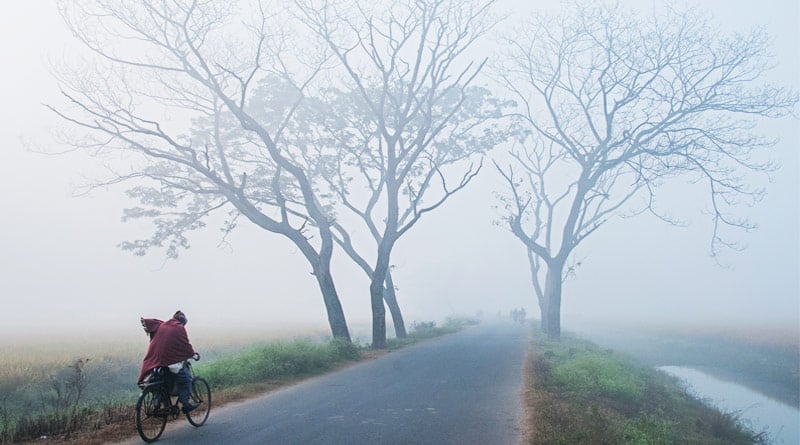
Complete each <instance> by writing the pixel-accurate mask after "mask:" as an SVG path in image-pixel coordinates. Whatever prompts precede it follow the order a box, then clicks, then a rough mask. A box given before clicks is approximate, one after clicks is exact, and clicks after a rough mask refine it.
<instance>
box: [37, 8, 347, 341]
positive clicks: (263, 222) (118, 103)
mask: <svg viewBox="0 0 800 445" xmlns="http://www.w3.org/2000/svg"><path fill="white" fill-rule="evenodd" d="M60 8H61V12H62V15H63V17H64V19H65V21H66V23H67V24H68V25H69V26H70V28H71V30H72V31H73V34H74V35H75V36H76V37H77V38H78V39H79V40H80V41H81V42H82V43H83V44H84V46H85V47H86V48H87V49H88V50H89V51H90V53H91V54H92V57H91V59H90V60H87V61H85V62H84V63H83V64H82V66H81V67H80V68H79V69H77V70H76V71H75V72H73V73H68V72H66V71H65V72H63V73H62V74H61V75H60V83H61V87H62V91H63V94H64V97H65V98H66V99H67V100H66V103H65V104H63V105H59V106H53V107H51V108H52V109H53V111H55V112H56V113H57V114H58V115H60V116H61V117H63V118H64V119H65V120H66V121H67V122H69V123H71V124H72V128H73V129H75V130H77V132H78V133H77V134H76V135H75V137H74V138H73V139H72V142H73V143H74V144H75V146H76V147H77V148H81V149H87V150H90V152H91V153H92V154H94V155H96V156H110V157H111V158H113V159H115V161H112V164H111V165H113V166H114V169H113V170H112V172H111V177H110V178H108V179H106V180H104V181H101V182H103V183H105V184H111V183H119V182H123V181H133V183H134V185H133V186H132V187H131V188H130V189H129V192H128V193H129V194H130V196H132V197H133V198H135V199H137V200H138V201H139V202H140V203H141V205H140V206H139V207H136V208H132V209H127V210H126V217H128V218H136V217H145V218H150V219H152V220H153V222H154V223H155V227H156V230H155V232H154V233H153V235H152V237H150V238H149V239H146V240H137V241H134V242H129V243H125V244H123V247H124V248H127V249H130V250H133V251H134V252H135V253H138V254H143V253H144V252H146V251H147V250H148V249H150V248H154V247H156V248H157V247H162V246H164V244H167V254H168V255H169V256H172V257H174V256H176V255H177V253H178V251H179V249H181V248H186V247H188V241H187V238H186V236H185V235H186V233H187V232H189V231H191V230H194V229H197V228H200V227H202V226H204V225H205V222H206V221H207V220H208V217H209V215H211V214H212V213H214V212H216V211H218V210H222V209H227V210H228V211H229V212H230V218H229V219H228V221H226V223H225V225H224V229H225V230H227V231H229V230H232V229H233V228H234V227H235V226H236V222H237V221H238V219H239V218H240V217H241V216H243V217H245V218H246V219H247V220H249V221H250V222H252V223H253V224H255V225H257V226H258V227H261V228H262V229H264V230H266V231H269V232H272V233H276V234H280V235H282V236H285V237H286V238H288V239H289V240H290V241H291V242H292V243H294V245H295V246H297V248H298V250H299V251H300V252H302V254H303V255H304V257H305V258H306V260H307V261H308V262H309V264H310V266H311V270H312V273H313V275H314V277H315V278H316V281H317V284H318V286H319V289H320V291H321V293H322V297H323V302H324V304H325V308H326V310H327V315H328V322H329V324H330V327H331V331H332V334H333V336H334V337H336V338H342V339H347V340H349V339H350V334H349V331H348V328H347V323H346V320H345V317H344V312H343V310H342V306H341V303H340V301H339V297H338V294H337V292H336V288H335V286H334V281H333V277H332V275H331V270H330V262H331V255H332V252H333V247H334V241H333V236H332V232H331V223H332V219H333V218H332V215H331V214H329V213H328V210H329V207H327V206H326V205H325V204H324V203H323V202H321V200H320V199H319V197H318V192H319V191H318V190H317V189H316V188H315V187H314V184H313V181H312V180H311V179H310V173H309V170H308V166H307V165H304V164H303V163H302V162H301V161H299V160H301V159H302V157H301V156H298V155H297V152H298V151H302V149H303V147H297V146H294V145H293V144H292V141H291V140H289V139H287V138H284V137H283V133H284V132H285V131H288V130H287V129H289V128H291V127H292V125H293V119H294V116H295V110H296V108H297V106H298V105H299V103H300V102H301V100H302V98H303V93H304V91H305V90H306V89H307V88H308V85H309V83H310V82H311V80H312V79H314V78H315V76H316V75H317V74H318V72H319V71H320V69H321V68H322V66H323V65H324V63H325V60H324V58H323V59H319V60H314V59H306V58H305V55H309V54H310V55H315V54H316V55H318V54H322V53H321V52H320V51H318V50H317V49H309V48H307V47H304V45H305V41H304V40H302V39H301V38H300V37H299V36H298V34H297V33H296V32H293V31H292V30H291V29H290V28H289V26H290V23H291V15H289V14H288V13H286V12H285V11H283V10H281V9H280V8H278V7H277V6H276V4H273V3H269V4H267V2H263V3H256V4H255V5H254V9H253V8H240V5H238V4H236V3H231V2H228V1H218V0H164V1H127V0H124V1H123V0H119V1H117V0H97V1H91V0H89V1H64V2H61V3H60ZM276 84H277V85H279V87H280V88H279V89H277V90H270V91H267V92H264V91H263V89H265V88H267V89H269V88H275V87H276ZM120 159H122V162H119V160H120ZM312 230H313V234H312V233H309V232H310V231H312Z"/></svg>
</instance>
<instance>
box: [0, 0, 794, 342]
mask: <svg viewBox="0 0 800 445" xmlns="http://www.w3.org/2000/svg"><path fill="white" fill-rule="evenodd" d="M527 3H528V2H527V1H525V2H522V1H518V2H516V3H514V2H513V1H510V0H504V1H501V2H499V6H500V7H502V8H510V9H513V10H515V11H516V10H517V9H520V10H524V9H529V8H531V7H530V6H523V4H524V5H527ZM531 3H537V2H531ZM626 3H627V2H626ZM629 3H631V4H634V3H637V4H639V3H642V2H634V1H630V2H629ZM696 4H697V5H698V6H700V7H704V8H708V9H709V10H711V11H712V12H713V14H714V15H715V18H716V19H717V21H718V22H719V23H720V24H721V25H722V26H723V28H725V29H747V28H749V27H752V26H764V27H765V28H766V29H767V31H768V32H769V34H770V36H771V37H772V38H773V40H774V44H773V50H774V53H775V55H776V57H775V61H776V62H777V63H778V65H777V67H776V69H775V70H773V71H772V72H771V73H770V75H771V76H772V77H773V80H775V81H778V82H782V83H784V84H786V85H791V86H792V87H793V88H795V89H797V88H798V86H800V82H798V79H800V66H798V60H800V34H799V33H798V26H797V24H798V23H800V13H799V12H798V2H796V1H794V0H787V1H776V2H768V3H765V2H750V1H744V0H741V1H723V0H718V1H699V2H696ZM553 5H554V4H550V6H551V7H554V6H553ZM75 51H78V45H77V44H76V43H75V42H74V41H73V40H72V38H71V36H70V34H69V33H68V31H67V30H66V28H65V26H64V25H63V24H62V22H61V20H60V17H59V16H58V13H57V9H56V7H55V5H54V4H53V3H52V2H50V1H44V0H36V1H33V0H32V1H28V2H13V3H9V4H6V5H4V6H3V13H2V14H0V55H1V56H2V60H3V69H2V70H1V71H0V97H2V98H3V105H4V106H3V107H2V108H0V122H2V125H0V140H2V141H3V144H2V147H1V148H0V181H1V184H0V189H2V194H0V208H2V209H3V210H2V213H0V233H2V237H0V298H2V314H3V323H2V324H0V333H3V334H5V335H8V334H12V333H14V332H26V333H27V332H37V333H51V334H61V333H79V332H87V331H89V332H95V331H100V330H108V329H110V328H113V329H115V330H118V331H127V330H132V331H137V332H138V329H139V326H138V319H139V317H140V316H149V317H161V318H163V317H168V316H169V315H170V314H171V313H172V312H174V311H175V310H176V309H182V310H183V311H184V312H186V313H187V315H188V317H189V319H190V320H191V323H190V325H189V326H190V332H191V331H192V330H198V329H203V328H206V327H219V326H239V327H241V326H268V327H270V326H276V327H277V326H285V325H287V324H289V325H291V324H295V325H296V324H308V325H318V326H325V324H326V315H325V309H324V305H323V304H322V299H321V297H320V294H319V290H318V288H317V285H316V283H315V281H314V280H313V279H312V276H311V275H310V267H309V266H308V263H307V262H306V260H305V259H304V258H303V256H302V255H301V254H300V253H299V252H298V251H297V250H296V248H294V247H293V246H292V245H291V244H290V243H289V242H288V241H286V240H285V239H284V238H282V237H281V236H278V235H274V234H271V233H267V232H265V231H263V230H260V229H256V228H253V227H252V226H251V225H249V224H244V223H243V224H241V227H240V229H239V230H237V231H236V232H234V234H233V235H231V236H229V237H228V238H226V239H225V240H224V241H223V239H222V234H221V232H220V231H219V230H218V227H215V226H214V225H213V224H209V226H208V227H207V228H206V229H205V230H203V231H200V232H196V233H194V234H193V235H192V236H191V237H190V242H191V244H192V246H191V248H190V249H189V250H188V251H185V252H182V253H181V255H180V257H179V258H178V259H177V260H166V259H165V256H164V254H163V252H159V251H153V252H151V253H149V254H148V255H146V256H144V257H136V256H133V255H131V254H130V253H128V252H123V251H122V250H121V249H120V248H118V247H117V246H118V244H119V243H121V242H122V241H125V240H130V239H135V238H136V237H140V236H142V235H146V233H147V226H146V225H141V224H140V223H122V222H121V221H120V217H121V214H122V208H124V207H126V206H128V205H130V204H131V202H128V201H126V200H125V198H124V186H122V187H111V188H109V189H108V190H97V191H94V192H92V193H91V194H90V195H88V196H76V195H77V192H78V191H79V190H80V185H81V184H84V183H85V182H86V179H85V178H93V177H96V176H97V174H98V172H102V166H101V165H100V164H99V162H98V161H97V160H96V159H93V158H91V157H88V156H86V155H85V154H82V153H78V152H69V153H65V154H61V155H44V154H41V153H38V152H37V150H35V149H37V148H40V149H42V150H48V151H66V150H68V149H69V147H66V146H58V145H57V143H56V142H54V141H55V139H54V138H53V137H52V136H51V135H52V133H53V132H56V131H58V130H59V128H61V127H63V125H64V123H63V122H61V121H59V119H58V118H57V117H56V116H55V115H54V114H53V113H51V112H49V111H48V110H47V109H46V108H45V107H44V106H43V105H42V104H43V103H58V102H59V101H61V100H62V99H61V98H60V97H59V92H58V87H57V84H56V81H55V80H54V79H53V77H52V75H51V73H50V70H51V68H50V66H51V64H53V63H55V64H57V63H58V61H59V60H60V59H61V58H63V57H68V56H69V55H71V54H72V53H73V52H75ZM798 122H799V121H798V120H797V119H793V118H788V119H782V120H780V121H775V122H769V123H767V124H765V125H764V127H763V128H764V129H765V131H767V132H768V133H769V134H770V135H774V136H777V137H779V139H780V141H779V142H778V144H777V145H776V146H775V147H774V148H773V149H772V152H771V156H772V158H773V159H774V160H776V161H777V162H779V163H780V164H781V165H782V168H781V169H780V170H779V171H777V172H776V173H774V174H773V175H772V178H771V179H772V180H771V181H768V180H767V179H766V178H765V177H758V176H754V177H753V178H754V179H753V180H754V181H759V183H762V182H763V185H764V187H766V189H767V196H766V197H765V199H764V200H763V201H762V202H760V203H758V204H757V205H756V206H755V207H752V208H740V209H739V210H740V212H741V214H742V215H745V216H747V217H749V218H751V219H752V220H753V221H754V222H756V223H757V224H758V229H757V230H755V231H753V232H751V233H744V234H741V235H740V238H739V239H740V240H741V241H742V242H743V243H745V244H746V245H747V249H746V250H744V251H742V252H725V253H724V254H723V255H722V257H721V258H720V259H719V260H720V262H721V263H723V266H720V265H719V264H717V262H716V261H715V260H714V259H712V258H711V257H710V256H709V250H710V249H709V243H710V237H711V230H712V227H711V225H710V222H709V220H708V218H707V215H705V214H703V201H701V200H699V199H697V198H696V196H694V195H693V194H692V193H691V190H693V189H691V188H690V187H689V186H688V185H687V184H685V181H684V179H682V178H678V180H677V181H674V183H673V184H672V185H670V186H669V191H670V192H671V195H669V196H665V197H663V198H662V199H663V200H664V201H663V202H669V203H670V207H671V208H672V209H674V214H676V215H678V216H679V217H680V218H681V219H683V220H685V221H687V222H688V223H689V225H688V227H675V226H670V225H667V224H665V223H663V222H661V221H659V220H657V219H656V218H655V217H652V216H650V215H647V214H645V215H641V216H639V217H636V218H629V219H619V218H617V219H614V220H613V221H611V222H610V223H609V224H607V225H605V226H604V227H603V228H602V229H601V230H599V231H598V232H597V233H595V234H594V235H593V236H592V237H591V238H590V239H588V240H587V241H586V243H585V244H583V245H582V247H581V248H580V249H579V250H578V251H577V257H578V258H579V259H580V260H581V263H582V266H581V267H580V268H579V269H578V271H577V274H576V276H574V277H572V278H570V279H569V280H567V281H566V282H565V284H564V293H563V320H564V321H563V323H564V327H565V329H567V330H569V329H571V328H575V327H578V326H579V325H580V324H581V323H584V322H587V321H602V322H634V323H637V324H664V323H667V324H682V323H695V322H707V323H713V324H723V323H747V324H757V325H776V324H777V325H788V326H791V327H793V328H794V329H797V327H798V325H800V278H799V277H800V274H799V273H798V271H800V238H799V237H798V233H799V232H800V216H799V214H798V207H799V206H800V196H799V192H800V183H799V182H798V177H800V163H799V162H798V146H800V125H798ZM500 179H501V178H499V177H498V175H497V172H496V171H494V170H492V169H490V168H485V169H484V170H483V171H482V172H481V174H480V176H479V177H478V179H477V180H476V181H475V182H474V183H472V184H470V185H469V186H468V187H467V188H466V189H465V190H464V191H462V192H461V193H459V194H458V195H456V196H455V197H454V198H453V199H452V200H450V201H448V202H447V203H446V204H445V205H444V206H443V207H442V208H441V209H438V210H437V211H435V212H432V213H431V214H430V215H427V216H426V217H425V218H424V219H423V220H422V222H421V223H420V224H419V225H418V226H416V227H415V228H414V229H413V230H411V231H410V232H409V233H408V235H407V236H404V237H403V238H401V239H400V241H399V242H398V245H397V247H396V249H395V251H394V253H393V257H392V258H393V260H392V263H393V265H394V266H395V267H396V268H395V269H394V274H395V281H396V283H397V285H398V287H399V292H398V299H399V303H400V305H401V308H402V309H403V310H404V315H405V318H406V321H407V322H408V323H409V324H410V323H412V322H414V321H425V320H441V319H443V318H444V317H448V316H461V315H474V314H476V313H479V312H480V313H483V314H485V315H495V314H497V313H502V314H507V313H508V311H509V310H511V309H513V308H517V307H525V308H526V310H527V312H528V314H531V315H533V316H538V309H537V305H536V301H535V297H534V294H533V289H532V287H531V284H530V277H529V272H528V266H527V260H526V256H525V249H524V247H523V245H522V244H521V243H520V242H519V241H518V240H517V239H516V238H514V237H513V235H512V234H511V233H510V232H509V231H508V230H507V229H505V228H503V227H502V226H498V225H496V224H494V221H496V220H498V219H499V217H500V215H499V213H498V211H497V210H495V209H493V208H492V207H491V204H492V203H493V201H494V197H493V191H494V190H498V189H500V188H501V187H502V185H503V184H502V182H501V180H500ZM333 271H334V274H335V275H334V279H335V281H336V285H337V289H338V291H339V295H340V298H341V300H342V304H343V306H344V311H345V315H346V316H347V319H348V322H349V323H351V324H358V323H366V322H367V320H369V318H370V306H369V289H368V286H369V282H368V280H367V279H366V278H365V276H364V274H363V272H361V271H360V270H358V269H356V268H355V267H354V266H352V265H351V264H350V260H349V259H348V258H346V256H345V255H344V254H343V252H341V251H335V253H334V266H333ZM389 325H391V322H389ZM390 332H391V328H390Z"/></svg>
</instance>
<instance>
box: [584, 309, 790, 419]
mask: <svg viewBox="0 0 800 445" xmlns="http://www.w3.org/2000/svg"><path fill="white" fill-rule="evenodd" d="M585 334H586V335H587V336H588V337H589V338H591V339H592V340H594V341H596V342H597V343H599V344H601V345H604V346H606V347H610V348H613V349H615V350H618V351H622V352H625V353H628V354H630V355H632V356H634V357H636V359H638V360H641V361H642V362H644V363H645V364H648V365H651V366H667V365H673V366H689V367H692V368H696V369H700V370H702V371H704V372H706V373H708V374H710V375H714V376H717V377H718V378H721V379H724V380H731V381H735V382H736V383H738V384H741V385H743V386H747V387H750V388H752V389H753V390H756V391H758V392H761V393H763V394H766V395H768V396H770V397H772V398H775V399H776V400H780V401H782V402H784V403H786V404H788V405H791V406H794V407H795V408H798V407H800V332H798V327H797V326H772V327H759V328H758V329H754V328H751V327H748V326H745V325H741V324H738V325H736V324H732V325H727V326H699V325H686V326H672V327H649V328H646V329H645V328H636V327H618V328H616V329H612V328H609V327H607V326H603V327H600V326H597V327H593V328H591V329H589V330H587V331H585Z"/></svg>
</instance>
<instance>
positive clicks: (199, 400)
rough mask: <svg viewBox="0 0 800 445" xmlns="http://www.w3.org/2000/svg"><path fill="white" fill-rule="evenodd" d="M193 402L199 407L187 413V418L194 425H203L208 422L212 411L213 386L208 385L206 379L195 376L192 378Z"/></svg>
mask: <svg viewBox="0 0 800 445" xmlns="http://www.w3.org/2000/svg"><path fill="white" fill-rule="evenodd" d="M191 402H192V403H195V404H197V405H198V406H197V408H195V409H194V410H193V411H191V412H188V413H186V419H188V420H189V423H191V424H192V425H194V426H201V425H203V424H204V423H206V420H207V419H208V414H209V413H210V412H211V387H210V386H208V382H206V379H204V378H202V377H195V378H194V379H192V395H191Z"/></svg>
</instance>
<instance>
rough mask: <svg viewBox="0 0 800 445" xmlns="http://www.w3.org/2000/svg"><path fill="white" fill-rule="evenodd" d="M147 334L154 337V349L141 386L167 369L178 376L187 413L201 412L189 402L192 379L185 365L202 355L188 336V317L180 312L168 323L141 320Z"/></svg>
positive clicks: (144, 367)
mask: <svg viewBox="0 0 800 445" xmlns="http://www.w3.org/2000/svg"><path fill="white" fill-rule="evenodd" d="M140 321H141V323H142V327H143V328H144V331H145V332H146V333H147V334H148V335H149V336H150V346H149V347H148V348H147V354H146V355H145V356H144V361H143V362H142V370H141V372H140V373H139V379H138V382H139V383H142V382H143V381H144V379H145V378H146V377H147V375H148V374H149V373H150V372H152V371H153V370H154V369H155V368H158V367H159V366H166V367H168V368H169V370H170V371H171V374H172V375H173V376H174V379H175V380H174V381H175V383H176V385H177V389H178V401H179V402H181V406H182V409H183V412H184V413H188V412H190V411H192V410H193V409H195V408H197V405H196V404H194V403H191V402H190V401H189V395H190V394H191V392H192V376H191V373H190V371H189V369H188V368H187V367H186V366H185V365H184V362H185V361H186V360H188V359H189V358H192V357H194V358H195V359H196V360H198V359H200V354H198V353H197V352H195V351H194V348H193V347H192V343H191V342H189V335H188V334H187V333H186V328H185V326H186V322H187V321H188V320H187V318H186V315H185V314H184V313H183V312H181V311H177V312H175V314H174V315H173V316H172V318H170V319H169V320H167V321H161V320H159V319H156V318H140Z"/></svg>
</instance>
